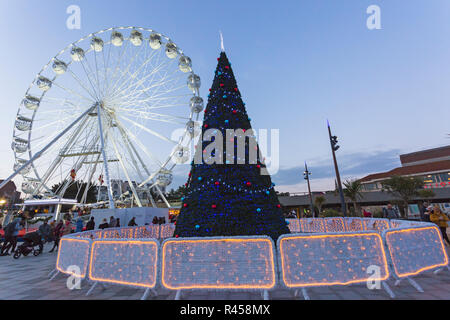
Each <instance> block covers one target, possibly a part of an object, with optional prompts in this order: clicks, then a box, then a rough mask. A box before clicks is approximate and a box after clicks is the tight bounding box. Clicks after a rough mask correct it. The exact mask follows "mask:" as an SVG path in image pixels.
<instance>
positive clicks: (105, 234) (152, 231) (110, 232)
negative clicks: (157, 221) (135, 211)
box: [101, 225, 159, 239]
mask: <svg viewBox="0 0 450 320" xmlns="http://www.w3.org/2000/svg"><path fill="white" fill-rule="evenodd" d="M158 235H159V225H151V226H140V227H139V226H138V227H122V228H107V229H104V230H103V231H102V233H101V238H102V239H137V238H155V239H157V238H158Z"/></svg>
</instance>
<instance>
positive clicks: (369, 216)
mask: <svg viewBox="0 0 450 320" xmlns="http://www.w3.org/2000/svg"><path fill="white" fill-rule="evenodd" d="M363 216H364V218H372V213H371V212H369V211H366V209H363Z"/></svg>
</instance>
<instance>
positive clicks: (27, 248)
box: [13, 231, 44, 259]
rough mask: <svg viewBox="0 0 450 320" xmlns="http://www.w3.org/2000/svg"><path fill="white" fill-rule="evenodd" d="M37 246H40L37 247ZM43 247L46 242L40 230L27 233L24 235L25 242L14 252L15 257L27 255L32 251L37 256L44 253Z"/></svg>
mask: <svg viewBox="0 0 450 320" xmlns="http://www.w3.org/2000/svg"><path fill="white" fill-rule="evenodd" d="M37 246H38V248H37V249H36V247H37ZM43 249H44V243H43V241H42V238H41V234H40V233H39V231H36V232H31V233H27V234H26V235H24V236H23V243H22V244H21V245H20V246H18V247H17V249H16V251H15V252H14V255H13V258H14V259H19V258H20V256H21V255H24V256H25V257H26V256H27V255H29V254H30V253H31V252H33V255H34V256H35V257H36V256H38V255H40V254H41V253H42V251H43Z"/></svg>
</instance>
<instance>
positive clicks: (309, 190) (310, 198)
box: [303, 161, 315, 218]
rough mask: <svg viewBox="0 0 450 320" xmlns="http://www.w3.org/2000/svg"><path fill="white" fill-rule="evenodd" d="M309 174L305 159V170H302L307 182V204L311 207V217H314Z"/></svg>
mask: <svg viewBox="0 0 450 320" xmlns="http://www.w3.org/2000/svg"><path fill="white" fill-rule="evenodd" d="M310 175H311V172H310V171H308V166H307V165H306V161H305V171H304V172H303V176H304V177H305V180H306V182H307V183H308V194H309V205H310V207H311V214H312V217H313V218H315V212H314V205H313V200H312V194H311V186H310V184H309V176H310Z"/></svg>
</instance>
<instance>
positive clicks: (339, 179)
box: [327, 120, 347, 217]
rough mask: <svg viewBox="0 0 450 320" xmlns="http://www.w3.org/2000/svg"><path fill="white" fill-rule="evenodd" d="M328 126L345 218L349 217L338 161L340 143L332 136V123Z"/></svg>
mask: <svg viewBox="0 0 450 320" xmlns="http://www.w3.org/2000/svg"><path fill="white" fill-rule="evenodd" d="M327 125H328V136H329V138H330V145H331V153H332V154H333V162H334V170H335V171H336V182H337V187H338V189H339V196H340V198H341V209H342V213H343V214H344V217H345V216H347V206H346V205H345V198H344V192H343V190H342V183H341V175H340V174H339V167H338V164H337V160H336V151H337V150H338V149H339V146H338V145H337V143H338V137H337V136H333V135H332V134H331V128H330V123H329V122H328V120H327Z"/></svg>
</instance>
